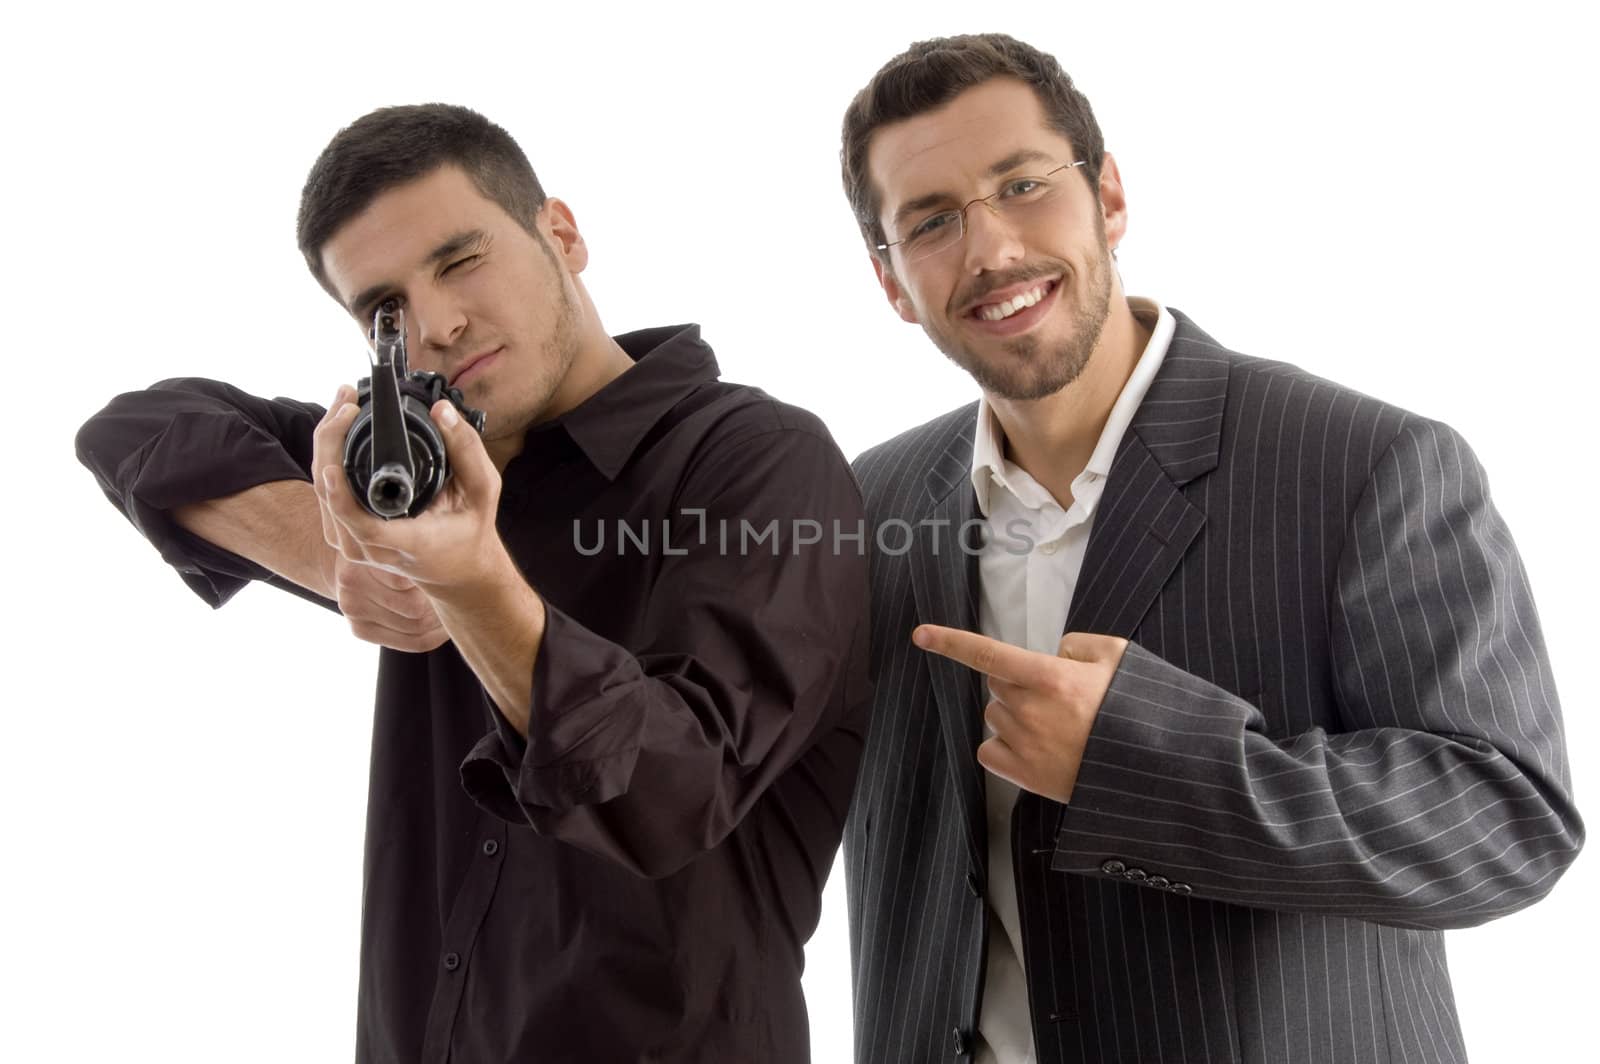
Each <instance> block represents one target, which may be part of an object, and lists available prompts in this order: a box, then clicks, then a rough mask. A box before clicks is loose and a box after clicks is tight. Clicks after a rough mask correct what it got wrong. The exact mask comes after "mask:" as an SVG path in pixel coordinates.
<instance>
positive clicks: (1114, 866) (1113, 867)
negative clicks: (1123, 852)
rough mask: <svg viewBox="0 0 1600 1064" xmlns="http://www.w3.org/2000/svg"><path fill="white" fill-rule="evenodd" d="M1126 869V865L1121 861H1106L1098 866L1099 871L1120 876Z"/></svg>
mask: <svg viewBox="0 0 1600 1064" xmlns="http://www.w3.org/2000/svg"><path fill="white" fill-rule="evenodd" d="M1127 870H1128V866H1127V865H1125V864H1123V863H1122V862H1121V861H1107V862H1106V863H1105V864H1103V865H1101V866H1100V871H1102V872H1104V873H1105V874H1106V875H1108V876H1120V875H1121V874H1122V873H1124V872H1126V871H1127Z"/></svg>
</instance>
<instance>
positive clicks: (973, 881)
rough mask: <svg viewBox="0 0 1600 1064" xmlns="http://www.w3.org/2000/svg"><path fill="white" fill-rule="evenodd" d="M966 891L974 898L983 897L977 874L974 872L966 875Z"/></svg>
mask: <svg viewBox="0 0 1600 1064" xmlns="http://www.w3.org/2000/svg"><path fill="white" fill-rule="evenodd" d="M967 889H968V890H970V891H971V892H972V896H973V897H974V898H981V897H983V887H982V885H981V884H979V882H978V873H976V872H968V873H967Z"/></svg>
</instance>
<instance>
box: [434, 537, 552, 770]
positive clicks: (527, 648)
mask: <svg viewBox="0 0 1600 1064" xmlns="http://www.w3.org/2000/svg"><path fill="white" fill-rule="evenodd" d="M424 590H425V591H426V592H427V593H428V596H429V598H430V599H431V600H432V602H433V608H434V611H435V612H436V613H437V614H438V616H439V622H440V623H441V624H442V625H443V626H444V630H445V631H446V632H447V633H449V635H450V639H451V641H452V642H453V643H455V646H456V650H457V651H459V652H460V654H461V657H462V658H463V660H465V661H466V663H467V665H468V667H470V668H471V669H472V671H473V674H474V675H476V676H477V677H478V682H479V683H481V684H483V689H484V691H486V692H487V693H488V695H489V697H490V698H491V699H492V700H493V701H494V704H495V705H496V706H497V707H498V708H499V710H500V713H501V715H502V716H504V717H505V718H506V721H507V722H508V723H509V724H510V725H511V726H512V727H513V728H515V729H516V730H517V733H518V734H520V735H522V736H523V737H524V738H526V737H527V735H528V710H529V704H530V702H531V701H532V698H533V669H534V659H535V657H536V656H537V654H538V650H539V644H540V642H541V640H542V639H543V637H544V627H545V612H544V601H543V600H542V599H541V598H540V597H539V595H538V593H537V592H535V591H534V590H533V588H531V587H529V586H528V582H527V581H526V580H524V579H523V577H522V574H521V573H520V572H518V571H517V568H516V565H515V564H514V563H513V562H512V561H511V559H510V557H508V556H502V558H500V559H498V560H497V562H496V564H495V565H494V567H493V568H492V569H491V570H490V571H489V572H488V573H487V574H486V575H485V576H484V577H483V578H482V579H476V580H474V581H472V582H471V583H469V584H462V585H456V586H451V587H430V588H424Z"/></svg>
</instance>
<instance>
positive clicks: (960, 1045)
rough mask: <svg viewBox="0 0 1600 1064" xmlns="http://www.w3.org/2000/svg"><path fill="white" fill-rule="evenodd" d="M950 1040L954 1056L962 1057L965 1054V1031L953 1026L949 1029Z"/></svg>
mask: <svg viewBox="0 0 1600 1064" xmlns="http://www.w3.org/2000/svg"><path fill="white" fill-rule="evenodd" d="M950 1042H951V1045H952V1046H953V1047H954V1049H955V1055H956V1056H958V1057H964V1056H966V1055H967V1032H965V1031H963V1030H962V1029H961V1028H959V1027H956V1028H953V1029H952V1030H951V1031H950Z"/></svg>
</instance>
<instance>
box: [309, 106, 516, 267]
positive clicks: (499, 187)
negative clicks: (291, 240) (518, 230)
mask: <svg viewBox="0 0 1600 1064" xmlns="http://www.w3.org/2000/svg"><path fill="white" fill-rule="evenodd" d="M450 164H454V165H456V166H459V167H461V169H462V170H464V171H465V172H466V174H467V176H468V177H469V178H471V179H472V183H473V184H474V185H475V186H477V189H478V191H479V192H481V193H483V194H484V196H485V197H487V198H489V199H491V200H493V201H494V202H496V203H498V204H499V205H500V206H501V208H503V209H504V210H505V212H506V213H507V214H509V215H511V217H512V218H514V219H516V221H517V224H519V225H521V226H522V228H524V229H526V230H527V231H528V232H530V233H533V234H534V235H535V236H538V233H537V232H536V230H535V229H534V219H535V217H536V216H537V215H538V213H539V209H540V208H541V207H543V206H544V201H545V195H544V189H543V188H542V187H541V186H540V185H539V178H538V177H537V176H536V175H535V174H534V172H533V165H532V164H531V163H529V162H528V157H527V156H526V155H524V154H523V153H522V149H521V148H519V147H518V146H517V142H516V141H515V140H513V139H511V134H509V133H507V132H506V131H505V130H504V129H501V128H500V127H499V126H497V125H495V124H494V123H493V122H491V121H489V120H488V119H487V118H485V117H483V116H482V115H480V114H478V112H476V111H473V110H470V109H468V108H466V107H458V106H455V105H454V104H444V103H424V104H411V105H407V106H404V107H382V108H379V109H378V110H376V111H373V112H371V113H370V114H366V115H363V116H361V117H360V118H358V119H356V120H355V121H354V122H352V123H350V124H349V125H348V126H346V127H345V128H343V129H341V130H340V131H339V132H338V134H337V135H335V136H334V138H333V140H331V141H329V142H328V146H327V147H326V148H324V149H322V154H321V155H319V156H317V161H316V162H315V163H313V164H312V166H311V173H309V174H308V175H306V184H305V188H304V189H303V190H302V191H301V193H300V214H299V218H298V220H297V222H296V225H295V235H296V238H297V239H298V240H299V243H300V253H301V254H302V255H304V256H305V260H306V265H307V266H308V267H310V269H311V275H312V276H313V277H315V278H316V279H317V283H318V284H320V285H322V287H323V288H324V289H327V291H328V293H329V294H330V295H333V296H334V298H336V299H337V298H338V294H337V293H336V292H334V291H333V289H332V287H331V286H330V285H329V284H328V276H327V274H326V272H324V270H323V266H322V247H323V245H324V244H326V243H327V242H328V241H329V240H330V239H332V238H333V234H334V233H336V232H338V231H339V227H340V226H342V225H344V224H345V223H346V222H348V221H349V220H350V219H352V218H354V217H355V216H356V215H358V214H360V213H361V212H362V211H364V210H366V209H367V207H369V206H370V205H371V204H372V201H373V200H375V199H377V198H378V197H379V196H380V195H382V194H383V193H384V192H387V191H388V190H389V189H391V188H394V187H395V186H397V185H403V184H405V183H407V182H408V181H414V180H416V179H417V178H419V177H423V176H425V175H427V174H429V173H432V172H433V171H434V170H436V169H438V168H439V167H441V166H446V165H450Z"/></svg>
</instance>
